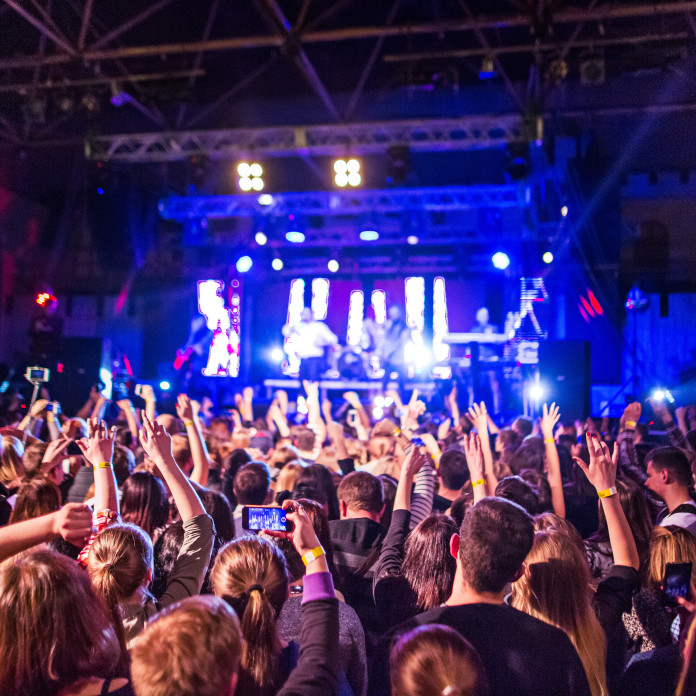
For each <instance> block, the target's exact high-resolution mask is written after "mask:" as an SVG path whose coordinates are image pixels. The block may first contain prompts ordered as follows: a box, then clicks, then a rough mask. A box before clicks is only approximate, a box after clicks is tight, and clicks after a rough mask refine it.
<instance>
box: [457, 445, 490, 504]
mask: <svg viewBox="0 0 696 696" xmlns="http://www.w3.org/2000/svg"><path fill="white" fill-rule="evenodd" d="M462 440H463V443H464V454H465V455H466V463H467V466H468V467H469V477H470V479H471V489H472V491H473V493H474V505H476V503H478V502H479V501H480V500H483V499H484V498H485V497H486V496H487V495H488V484H487V483H486V477H485V475H484V463H483V452H482V451H481V438H480V437H479V436H478V435H477V434H476V433H471V434H470V435H464V436H463V438H462ZM493 492H494V493H495V488H494V489H493Z"/></svg>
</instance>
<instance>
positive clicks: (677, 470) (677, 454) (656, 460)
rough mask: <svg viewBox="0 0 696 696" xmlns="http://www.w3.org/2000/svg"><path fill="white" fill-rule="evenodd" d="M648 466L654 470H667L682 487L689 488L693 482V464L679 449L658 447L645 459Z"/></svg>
mask: <svg viewBox="0 0 696 696" xmlns="http://www.w3.org/2000/svg"><path fill="white" fill-rule="evenodd" d="M645 462H646V464H652V465H653V468H654V469H657V470H658V471H662V470H663V469H667V471H669V473H670V475H671V476H672V477H673V478H674V480H675V481H676V482H677V483H678V484H679V485H680V486H689V485H691V482H692V480H693V477H692V474H691V464H690V462H689V458H688V457H687V456H686V453H685V452H684V450H681V449H679V448H678V447H656V448H655V449H654V450H652V451H651V452H650V453H649V454H648V455H647V457H646V458H645Z"/></svg>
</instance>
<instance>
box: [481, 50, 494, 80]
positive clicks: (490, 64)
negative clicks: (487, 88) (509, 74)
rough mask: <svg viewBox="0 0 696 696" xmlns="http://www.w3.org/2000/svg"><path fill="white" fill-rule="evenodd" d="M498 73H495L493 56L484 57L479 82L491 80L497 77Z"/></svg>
mask: <svg viewBox="0 0 696 696" xmlns="http://www.w3.org/2000/svg"><path fill="white" fill-rule="evenodd" d="M497 76H498V73H497V72H496V71H495V59H494V58H493V56H492V54H490V53H489V54H488V55H486V56H484V57H483V60H482V61H481V69H480V70H479V80H491V79H492V78H494V77H497Z"/></svg>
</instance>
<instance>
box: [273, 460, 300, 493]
mask: <svg viewBox="0 0 696 696" xmlns="http://www.w3.org/2000/svg"><path fill="white" fill-rule="evenodd" d="M303 469H304V467H303V466H302V464H295V463H294V462H291V463H290V464H286V465H285V466H284V467H283V468H282V469H281V470H280V473H279V474H278V478H277V479H276V482H275V490H276V492H277V493H280V491H290V492H292V490H293V489H294V488H295V481H297V478H298V477H299V475H300V474H301V473H302V470H303Z"/></svg>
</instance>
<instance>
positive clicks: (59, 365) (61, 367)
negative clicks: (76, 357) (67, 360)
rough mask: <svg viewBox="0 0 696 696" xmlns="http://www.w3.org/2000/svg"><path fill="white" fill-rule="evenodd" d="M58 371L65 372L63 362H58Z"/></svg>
mask: <svg viewBox="0 0 696 696" xmlns="http://www.w3.org/2000/svg"><path fill="white" fill-rule="evenodd" d="M56 372H60V373H62V372H63V363H58V364H57V365H56Z"/></svg>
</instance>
